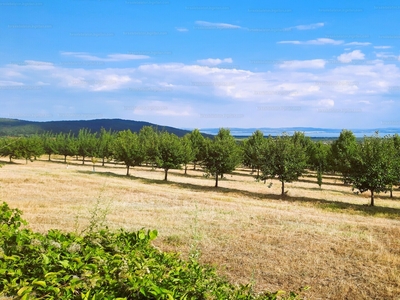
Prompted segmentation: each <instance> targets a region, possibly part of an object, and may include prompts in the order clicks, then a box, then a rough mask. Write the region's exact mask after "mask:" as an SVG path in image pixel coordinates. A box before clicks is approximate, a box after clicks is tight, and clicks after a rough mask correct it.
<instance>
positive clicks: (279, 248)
mask: <svg viewBox="0 0 400 300" xmlns="http://www.w3.org/2000/svg"><path fill="white" fill-rule="evenodd" d="M1 162H2V163H4V164H5V166H4V167H3V168H1V169H0V201H6V202H7V203H8V204H9V205H10V207H12V208H19V209H21V210H22V211H23V213H24V214H23V218H24V219H26V220H27V221H28V222H29V227H30V228H32V229H33V230H35V231H40V232H46V231H47V230H48V229H51V228H57V229H62V230H65V231H77V232H80V231H81V230H83V229H84V228H85V226H87V225H88V223H89V218H90V217H91V216H92V215H93V208H95V207H97V208H98V212H99V213H100V215H101V212H104V211H105V210H107V215H106V221H107V225H108V226H109V227H110V228H119V227H122V228H125V229H132V230H138V229H140V228H143V227H145V228H148V229H157V230H158V231H159V238H158V239H156V240H155V242H154V244H155V245H156V246H157V247H159V248H160V249H162V250H171V251H178V252H180V253H181V255H182V257H183V258H185V257H188V253H189V251H190V250H191V249H192V250H193V248H194V247H197V249H198V250H199V253H200V260H201V261H202V262H205V263H209V264H212V265H215V266H216V267H217V269H218V271H219V273H220V274H223V275H226V276H227V277H228V278H229V280H230V281H231V282H233V283H248V282H252V283H254V286H255V289H256V290H258V291H261V290H271V291H275V290H279V289H283V290H297V289H298V288H300V287H304V286H310V287H311V288H310V290H309V291H308V292H307V293H306V294H305V295H306V297H307V298H308V299H400V191H398V190H395V191H394V193H393V194H394V198H393V199H390V198H389V195H388V194H380V195H378V196H377V197H376V202H375V203H376V207H368V206H367V204H368V203H369V194H368V193H366V194H365V195H364V194H363V195H355V194H353V192H352V190H351V187H350V186H345V185H343V184H342V182H341V181H340V179H339V178H338V177H335V176H326V177H325V178H324V184H323V186H322V189H320V188H319V186H318V185H317V184H316V179H315V178H314V177H312V176H311V175H310V176H305V177H303V178H301V180H300V181H299V182H295V183H289V184H286V189H287V190H288V193H287V195H286V196H283V197H282V196H281V195H280V183H279V182H278V181H275V180H272V181H267V184H263V183H262V182H255V180H254V178H253V177H252V176H251V175H250V170H244V169H238V170H236V171H235V172H234V173H233V174H232V175H226V179H223V180H221V181H220V182H219V185H220V187H219V188H214V187H213V186H214V179H212V178H210V179H207V178H205V177H204V176H203V172H202V171H201V170H196V171H194V170H191V169H189V170H188V175H187V176H185V175H183V170H171V171H170V172H169V175H168V179H169V181H168V182H164V181H163V180H162V179H163V178H164V177H163V170H151V169H150V168H148V167H135V168H133V169H131V176H130V177H126V176H125V174H126V169H125V168H124V166H122V165H114V164H107V165H106V167H101V166H99V164H98V166H97V167H96V172H93V171H92V164H91V163H90V162H89V161H88V162H87V163H86V164H85V165H82V164H81V161H75V160H74V159H71V162H70V165H69V167H68V168H67V167H66V165H65V164H63V163H62V162H61V158H60V160H56V161H53V162H47V161H46V160H45V157H43V160H38V161H35V162H33V163H28V164H27V165H26V164H25V161H24V160H16V161H15V162H14V163H7V162H6V159H2V161H1ZM271 182H272V186H271V187H270V188H269V187H268V186H269V184H270V183H271ZM100 220H101V217H100Z"/></svg>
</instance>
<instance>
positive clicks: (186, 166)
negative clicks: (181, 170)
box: [185, 164, 187, 175]
mask: <svg viewBox="0 0 400 300" xmlns="http://www.w3.org/2000/svg"><path fill="white" fill-rule="evenodd" d="M185 175H187V165H186V164H185Z"/></svg>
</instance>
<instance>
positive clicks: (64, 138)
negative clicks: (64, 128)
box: [55, 133, 78, 163]
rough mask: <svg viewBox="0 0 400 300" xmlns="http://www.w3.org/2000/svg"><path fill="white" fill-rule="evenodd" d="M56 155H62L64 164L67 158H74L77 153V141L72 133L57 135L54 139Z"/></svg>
mask: <svg viewBox="0 0 400 300" xmlns="http://www.w3.org/2000/svg"><path fill="white" fill-rule="evenodd" d="M55 143H56V149H57V154H60V155H64V162H65V163H66V162H67V156H74V155H75V154H76V153H77V148H78V146H77V141H76V138H75V137H74V135H73V134H72V133H59V134H57V136H56V139H55Z"/></svg>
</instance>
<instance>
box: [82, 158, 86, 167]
mask: <svg viewBox="0 0 400 300" xmlns="http://www.w3.org/2000/svg"><path fill="white" fill-rule="evenodd" d="M84 164H85V157H84V156H83V157H82V165H84Z"/></svg>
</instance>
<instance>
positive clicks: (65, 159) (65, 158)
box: [64, 155, 67, 163]
mask: <svg viewBox="0 0 400 300" xmlns="http://www.w3.org/2000/svg"><path fill="white" fill-rule="evenodd" d="M66 162H67V156H66V155H64V163H66Z"/></svg>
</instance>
